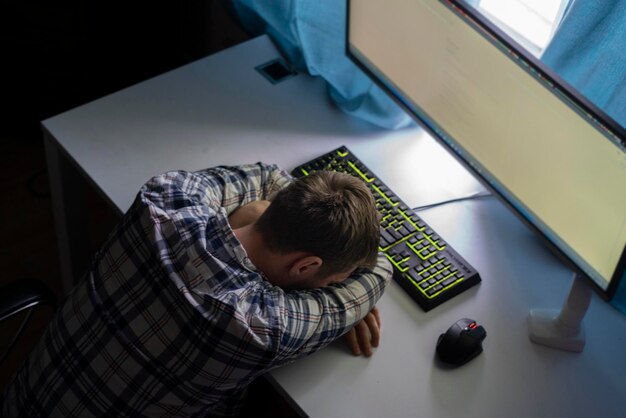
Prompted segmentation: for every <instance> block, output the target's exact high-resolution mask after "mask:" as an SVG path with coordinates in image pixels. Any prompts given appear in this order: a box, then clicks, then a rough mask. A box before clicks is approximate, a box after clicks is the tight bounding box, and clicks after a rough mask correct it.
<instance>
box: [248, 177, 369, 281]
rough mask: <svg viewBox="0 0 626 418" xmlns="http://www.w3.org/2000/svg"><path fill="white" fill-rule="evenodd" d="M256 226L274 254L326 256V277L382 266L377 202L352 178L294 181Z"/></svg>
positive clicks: (323, 269)
mask: <svg viewBox="0 0 626 418" xmlns="http://www.w3.org/2000/svg"><path fill="white" fill-rule="evenodd" d="M255 228H256V229H257V231H259V232H260V233H261V235H262V236H263V238H264V239H265V242H266V244H267V245H268V246H269V248H270V249H272V250H275V251H280V252H291V251H306V252H310V253H312V254H314V255H316V256H318V257H320V258H321V259H322V260H323V264H322V269H321V272H320V274H322V275H330V274H335V273H339V272H345V271H348V270H349V269H350V268H354V267H356V266H358V265H359V264H361V265H364V266H368V267H371V266H373V265H374V264H375V263H376V255H377V253H378V243H379V241H380V230H379V224H378V216H377V212H376V204H375V202H374V198H373V196H372V194H371V192H370V191H369V189H368V188H367V186H366V185H365V184H364V183H363V182H362V181H361V180H359V179H357V178H355V177H352V176H350V175H349V174H344V173H337V172H331V171H318V172H316V173H313V174H311V175H309V176H306V177H303V178H301V179H298V180H296V181H294V182H293V183H291V184H290V185H289V186H287V187H286V188H284V189H283V190H281V191H280V192H279V193H278V194H277V195H276V196H275V197H274V199H273V200H272V203H271V204H270V205H269V207H268V208H267V210H266V211H265V212H264V213H263V215H261V217H260V218H259V219H258V220H257V221H256V223H255Z"/></svg>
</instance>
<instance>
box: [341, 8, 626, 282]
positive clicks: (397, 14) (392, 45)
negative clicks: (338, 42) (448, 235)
mask: <svg viewBox="0 0 626 418" xmlns="http://www.w3.org/2000/svg"><path fill="white" fill-rule="evenodd" d="M349 19H350V22H349V30H350V32H349V42H350V49H351V52H352V53H353V54H354V55H355V56H356V57H357V58H360V59H361V61H362V62H364V63H365V64H366V65H367V66H368V67H369V68H370V69H371V70H372V71H373V72H374V73H375V74H377V75H380V76H381V77H382V78H383V79H384V80H386V81H387V82H389V83H390V84H392V85H393V87H395V88H396V89H397V90H399V91H400V92H401V94H402V95H403V96H405V98H406V99H408V100H409V101H410V102H411V103H412V104H413V105H415V106H417V107H418V108H419V109H421V111H422V112H424V113H425V114H426V115H427V116H428V118H429V119H431V120H432V121H433V122H434V123H435V124H436V125H437V126H438V127H440V128H441V129H443V130H444V131H445V132H446V134H447V135H448V136H449V138H448V139H449V140H450V141H452V142H453V144H454V145H455V146H458V147H459V148H460V149H461V154H462V155H463V156H464V157H466V158H467V159H468V160H469V162H470V164H472V165H474V166H475V167H476V168H477V169H478V170H479V171H481V174H482V175H484V177H485V178H486V179H487V180H488V181H490V182H492V184H493V185H494V187H496V188H497V189H498V191H499V192H501V193H502V194H503V195H504V196H505V197H507V198H508V199H509V200H510V201H512V203H513V205H514V206H516V207H517V208H518V210H520V211H521V212H522V213H523V214H524V215H525V216H526V218H527V219H529V220H530V221H531V222H533V223H534V224H535V225H537V226H538V228H539V229H540V230H542V232H543V233H544V234H545V235H546V236H548V237H549V238H550V239H551V240H552V241H553V242H554V243H555V244H556V245H558V246H559V247H560V248H561V249H562V250H563V251H564V252H565V253H566V254H567V255H568V256H569V257H570V258H571V259H572V260H574V261H575V262H576V263H577V264H578V265H579V266H580V267H581V268H582V269H583V270H584V271H585V272H586V273H587V274H588V275H589V276H590V277H591V278H593V279H594V281H596V282H597V283H598V285H599V286H600V287H602V288H603V289H606V288H607V287H608V283H609V281H610V280H611V278H612V276H613V274H614V272H615V269H616V266H617V263H618V261H619V258H620V256H621V254H622V251H623V250H624V246H625V245H626V193H625V192H626V153H625V152H624V151H623V149H620V147H619V146H618V145H617V144H616V143H614V142H613V141H611V140H609V139H608V138H607V137H606V136H604V135H603V134H602V133H600V132H599V131H598V130H597V129H596V128H595V127H593V126H592V125H591V124H590V123H589V122H588V121H587V120H585V119H584V118H583V117H581V116H580V115H579V114H578V113H577V112H576V111H574V110H573V109H572V108H571V107H570V106H568V105H566V104H565V103H564V102H563V101H562V100H561V99H559V98H558V97H556V96H555V95H554V94H553V93H552V92H551V91H550V90H548V89H547V88H546V87H545V86H544V85H542V84H541V83H539V82H538V81H537V80H536V78H535V77H533V76H531V75H530V74H529V73H528V72H527V71H525V70H524V69H522V68H521V67H520V66H519V65H518V64H517V63H515V62H514V61H513V60H511V59H510V58H509V57H507V56H506V55H505V54H504V53H503V52H502V51H500V50H499V49H498V48H496V47H495V46H494V45H493V44H492V43H490V42H488V41H487V40H486V39H485V38H484V37H483V36H482V35H480V34H479V33H478V32H477V31H476V30H475V29H473V28H471V27H470V26H469V25H468V24H467V23H466V22H464V21H463V20H462V19H461V18H460V17H459V16H457V15H456V14H455V13H454V12H452V11H451V10H450V9H449V8H448V7H446V6H445V5H443V4H442V3H441V2H440V1H437V0H385V1H380V0H352V1H351V2H350V17H349Z"/></svg>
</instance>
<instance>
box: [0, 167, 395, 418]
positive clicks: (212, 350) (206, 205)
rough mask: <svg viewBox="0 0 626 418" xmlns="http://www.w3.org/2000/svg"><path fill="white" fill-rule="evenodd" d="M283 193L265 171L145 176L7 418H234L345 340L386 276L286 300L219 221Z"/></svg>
mask: <svg viewBox="0 0 626 418" xmlns="http://www.w3.org/2000/svg"><path fill="white" fill-rule="evenodd" d="M290 181H291V178H290V176H289V175H288V174H287V173H286V172H284V171H282V170H279V169H278V168H277V167H276V166H270V165H264V164H261V163H258V164H251V165H245V166H239V167H218V168H213V169H209V170H205V171H202V172H197V173H190V172H183V171H175V172H169V173H166V174H163V175H161V176H157V177H154V178H153V179H151V180H150V181H149V182H148V183H146V184H145V185H144V186H143V187H142V189H141V190H140V192H139V194H138V196H137V199H136V200H135V202H134V203H133V205H132V207H131V208H130V210H129V211H128V212H127V213H126V215H125V216H124V218H123V219H122V221H121V223H120V224H119V225H118V226H117V228H116V229H115V230H114V231H113V233H112V234H111V236H110V237H109V239H108V241H107V242H106V243H105V245H104V246H103V248H102V250H101V251H100V252H99V253H98V254H97V255H96V257H95V261H94V264H93V266H92V268H91V269H90V272H89V273H88V274H87V276H86V277H85V278H84V279H83V280H82V281H81V282H80V283H79V284H78V285H77V286H76V287H75V288H74V290H73V291H72V293H71V295H70V296H69V297H68V299H67V300H66V302H65V303H64V305H63V307H62V309H61V310H60V311H59V312H58V314H57V316H56V317H55V319H54V320H53V322H52V324H51V325H50V327H49V328H48V330H47V331H46V333H45V335H44V336H43V337H42V339H41V341H40V342H39V344H38V346H37V347H36V349H35V351H34V352H33V353H32V354H31V356H30V357H29V359H28V360H27V361H26V363H25V364H24V366H23V367H22V368H21V369H20V370H19V371H18V372H17V374H16V376H15V377H14V380H13V382H12V383H11V385H10V386H9V388H8V390H7V391H6V393H5V402H4V410H3V416H18V415H23V416H48V415H55V416H63V417H84V416H115V417H120V416H132V417H137V416H146V415H148V416H151V415H158V416H163V415H165V416H180V415H194V416H196V415H197V416H207V415H219V414H223V413H230V412H232V411H233V409H231V408H233V407H234V406H235V405H236V404H237V399H238V398H239V397H240V396H241V394H242V392H243V389H244V388H245V387H246V386H247V385H248V384H249V383H250V382H251V381H252V380H253V379H255V378H256V377H258V376H260V375H261V374H263V373H266V372H267V371H269V370H271V369H273V368H275V367H277V366H280V365H283V364H286V363H289V362H292V361H294V360H296V359H297V358H300V357H303V356H306V355H308V354H311V353H313V352H315V351H316V350H319V349H321V348H322V347H324V346H326V345H327V344H329V343H330V342H332V341H333V340H335V339H336V338H338V337H339V336H341V335H343V334H344V333H346V332H347V331H348V330H350V329H351V328H352V327H353V326H354V325H355V324H356V323H357V322H358V321H360V320H361V319H362V318H363V317H364V316H365V315H366V314H367V313H368V312H369V311H370V310H371V309H372V308H373V307H374V303H375V302H376V301H377V300H378V299H379V298H380V296H381V295H382V293H383V290H384V288H385V286H386V284H387V283H388V281H389V279H390V277H391V268H390V265H389V264H388V262H387V260H386V259H384V257H383V256H379V262H378V265H377V267H375V268H374V269H373V271H370V270H360V271H358V272H357V273H355V274H354V275H353V276H351V277H350V278H348V279H347V280H346V281H345V282H343V283H341V284H335V285H332V286H329V287H326V288H321V289H314V290H305V291H285V290H283V289H281V288H279V287H276V286H272V285H271V284H270V283H269V282H268V281H267V280H266V279H265V278H264V276H263V274H262V273H261V272H260V271H259V270H257V269H256V267H255V266H254V265H253V264H252V263H251V262H250V260H249V259H248V257H247V256H246V253H245V250H244V248H243V247H242V246H241V244H240V243H239V241H238V240H237V238H236V237H235V235H234V233H233V231H232V229H231V227H230V225H229V223H228V215H229V214H230V213H232V212H233V211H234V210H235V209H236V208H238V207H240V206H242V205H244V204H246V203H248V202H251V201H254V200H258V199H270V200H271V197H272V196H273V195H274V194H275V193H276V192H277V191H278V190H280V189H281V188H282V187H284V186H285V185H287V184H288V183H289V182H290Z"/></svg>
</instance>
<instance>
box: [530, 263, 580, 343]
mask: <svg viewBox="0 0 626 418" xmlns="http://www.w3.org/2000/svg"><path fill="white" fill-rule="evenodd" d="M590 302H591V287H590V286H589V284H588V283H587V281H586V279H585V278H584V277H582V276H580V275H579V274H576V273H575V274H574V281H573V283H572V288H571V289H570V291H569V295H568V297H567V300H566V301H565V303H564V304H563V307H562V308H561V311H560V312H559V311H558V310H552V309H533V310H531V311H530V313H529V314H528V337H529V338H530V340H531V341H532V342H534V343H537V344H543V345H547V346H549V347H553V348H558V349H561V350H568V351H574V352H577V353H579V352H581V351H583V348H584V347H585V330H584V328H583V323H582V320H583V317H584V316H585V313H586V312H587V308H588V307H589V303H590Z"/></svg>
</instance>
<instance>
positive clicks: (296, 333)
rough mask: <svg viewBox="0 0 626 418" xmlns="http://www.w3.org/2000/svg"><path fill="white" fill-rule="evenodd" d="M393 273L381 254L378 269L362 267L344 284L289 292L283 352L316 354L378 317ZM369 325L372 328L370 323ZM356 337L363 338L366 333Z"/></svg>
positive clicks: (286, 353) (376, 267) (299, 354)
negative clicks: (376, 309)
mask: <svg viewBox="0 0 626 418" xmlns="http://www.w3.org/2000/svg"><path fill="white" fill-rule="evenodd" d="M392 272H393V271H392V268H391V265H390V264H389V261H388V260H387V258H386V257H385V256H384V255H382V254H379V256H378V261H377V264H376V266H375V267H374V269H372V270H361V271H360V272H357V273H356V274H355V275H353V276H351V277H350V278H348V279H347V280H345V281H344V282H342V283H340V284H335V285H331V286H328V287H326V288H321V289H315V290H306V291H297V292H290V293H287V294H286V305H287V311H286V312H285V324H284V333H283V337H282V343H283V347H284V350H283V353H282V354H283V355H284V356H285V357H287V358H290V359H291V360H293V359H295V358H297V357H302V356H304V355H307V354H310V353H313V352H315V351H317V350H319V349H321V348H322V347H324V346H326V345H328V344H329V343H331V342H332V341H334V340H336V339H337V338H339V337H341V336H342V335H344V334H345V333H347V332H348V331H350V330H352V329H353V328H354V327H355V326H357V325H358V324H359V323H360V322H361V320H363V319H366V318H367V319H366V321H370V320H371V319H372V318H370V317H369V316H368V315H370V314H371V315H373V316H374V318H373V319H374V320H375V319H376V318H375V316H376V311H375V310H374V307H375V304H376V302H377V301H378V300H379V299H380V297H381V296H382V294H383V292H384V290H385V288H386V286H387V284H388V283H389V281H390V280H391V276H392ZM365 325H367V326H368V327H369V325H368V323H367V322H366V323H365ZM372 325H373V324H372ZM374 328H375V327H374ZM356 331H358V329H357V330H355V332H356ZM374 332H375V331H374ZM365 335H366V334H365ZM355 336H357V338H362V337H363V333H361V334H358V333H357V334H356V335H355ZM370 342H371V341H370ZM376 342H377V341H376ZM366 345H367V344H366ZM364 352H365V350H364ZM287 358H286V359H285V360H287ZM287 361H288V360H287Z"/></svg>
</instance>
